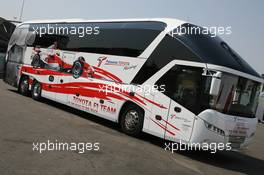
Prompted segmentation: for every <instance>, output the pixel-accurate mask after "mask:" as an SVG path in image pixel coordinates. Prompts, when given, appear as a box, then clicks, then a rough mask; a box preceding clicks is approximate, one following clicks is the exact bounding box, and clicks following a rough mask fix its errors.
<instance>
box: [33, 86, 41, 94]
mask: <svg viewBox="0 0 264 175" xmlns="http://www.w3.org/2000/svg"><path fill="white" fill-rule="evenodd" d="M40 90H41V88H40V84H39V83H37V84H35V86H34V88H33V95H34V96H35V97H38V96H39V94H40Z"/></svg>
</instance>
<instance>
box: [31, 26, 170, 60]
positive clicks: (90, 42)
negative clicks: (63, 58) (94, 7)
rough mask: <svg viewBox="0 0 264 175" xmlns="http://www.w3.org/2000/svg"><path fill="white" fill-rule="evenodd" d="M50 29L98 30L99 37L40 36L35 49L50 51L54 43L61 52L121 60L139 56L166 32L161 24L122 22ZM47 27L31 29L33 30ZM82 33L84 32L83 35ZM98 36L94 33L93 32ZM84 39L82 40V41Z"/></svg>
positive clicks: (74, 35) (71, 35)
mask: <svg viewBox="0 0 264 175" xmlns="http://www.w3.org/2000/svg"><path fill="white" fill-rule="evenodd" d="M49 25H50V27H53V28H55V27H57V28H59V27H63V28H65V27H66V28H68V29H69V30H71V29H72V28H77V29H80V28H87V27H88V28H89V27H91V28H92V29H91V30H95V28H97V27H98V28H97V29H98V31H99V34H90V35H87V34H85V35H80V33H79V34H59V35H58V34H57V33H56V34H55V35H54V34H53V35H48V34H45V35H42V36H41V37H40V36H39V35H38V36H37V37H36V41H35V43H34V44H33V45H40V46H44V47H48V46H50V45H52V43H54V42H55V41H57V42H58V48H59V49H62V50H71V51H79V52H90V53H102V54H110V55H121V56H132V57H137V56H139V55H140V54H141V53H142V52H143V51H144V50H145V49H146V48H147V46H148V45H149V44H150V43H151V42H152V41H153V40H154V39H155V37H156V36H157V35H158V34H159V33H160V32H161V31H162V30H164V28H165V24H164V23H160V22H122V23H121V22H120V23H83V24H49ZM41 26H42V27H45V26H46V27H47V24H38V25H31V27H30V28H31V30H32V29H33V27H34V28H37V27H41ZM82 32H83V30H81V33H82ZM94 32H95V31H94ZM80 36H81V37H80Z"/></svg>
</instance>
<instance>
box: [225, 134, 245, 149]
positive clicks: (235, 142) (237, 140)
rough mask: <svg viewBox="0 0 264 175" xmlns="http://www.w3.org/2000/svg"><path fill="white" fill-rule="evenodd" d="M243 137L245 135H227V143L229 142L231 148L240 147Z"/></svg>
mask: <svg viewBox="0 0 264 175" xmlns="http://www.w3.org/2000/svg"><path fill="white" fill-rule="evenodd" d="M245 139H246V137H245V136H229V143H231V147H232V148H240V145H241V144H242V143H244V141H245Z"/></svg>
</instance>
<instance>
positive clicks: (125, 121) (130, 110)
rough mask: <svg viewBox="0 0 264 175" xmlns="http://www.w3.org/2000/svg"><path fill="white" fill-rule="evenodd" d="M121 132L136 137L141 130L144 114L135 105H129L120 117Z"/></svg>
mask: <svg viewBox="0 0 264 175" xmlns="http://www.w3.org/2000/svg"><path fill="white" fill-rule="evenodd" d="M120 117H121V118H120V125H121V130H122V131H123V132H124V133H126V134H128V135H132V136H138V135H139V134H140V132H141V131H142V128H143V122H144V113H143V111H142V109H141V108H139V107H138V106H136V105H129V106H127V107H126V108H125V110H124V111H123V113H122V114H121V116H120Z"/></svg>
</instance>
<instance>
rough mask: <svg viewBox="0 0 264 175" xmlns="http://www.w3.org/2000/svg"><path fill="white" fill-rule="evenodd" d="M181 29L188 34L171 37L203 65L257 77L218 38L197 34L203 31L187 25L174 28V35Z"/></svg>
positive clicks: (251, 69)
mask: <svg viewBox="0 0 264 175" xmlns="http://www.w3.org/2000/svg"><path fill="white" fill-rule="evenodd" d="M181 29H182V30H185V31H189V33H187V32H184V31H183V32H182V34H181V35H178V34H174V35H173V36H174V37H175V38H177V39H179V40H180V41H182V42H183V43H184V44H186V45H187V46H188V47H189V48H190V49H192V50H193V51H194V52H195V53H196V54H197V55H199V56H200V57H201V58H202V60H203V61H204V62H205V63H211V64H215V65H220V66H225V67H229V68H232V69H236V70H238V71H241V72H245V73H248V74H251V75H253V76H258V77H259V74H258V73H257V72H256V71H255V70H254V69H253V68H252V67H251V66H250V65H249V64H248V63H247V62H246V61H244V60H243V59H242V58H241V57H240V56H239V55H238V54H237V53H236V52H235V51H234V50H232V49H231V48H230V47H229V46H228V45H227V43H225V42H224V41H223V40H222V39H221V38H220V37H218V36H216V37H212V36H211V35H210V34H205V33H202V32H201V33H197V32H196V31H197V30H198V29H200V30H201V31H202V30H203V29H202V28H201V27H199V26H195V25H192V24H189V23H186V24H183V25H182V26H180V27H178V28H176V29H175V31H174V33H177V31H180V30H181Z"/></svg>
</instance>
